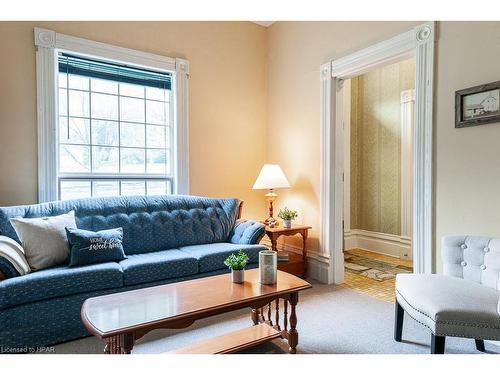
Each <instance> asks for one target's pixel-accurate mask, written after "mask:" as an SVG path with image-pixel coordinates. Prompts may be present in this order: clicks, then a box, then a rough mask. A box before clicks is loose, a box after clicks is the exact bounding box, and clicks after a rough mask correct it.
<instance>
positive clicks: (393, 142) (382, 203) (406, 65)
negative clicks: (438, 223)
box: [345, 58, 415, 250]
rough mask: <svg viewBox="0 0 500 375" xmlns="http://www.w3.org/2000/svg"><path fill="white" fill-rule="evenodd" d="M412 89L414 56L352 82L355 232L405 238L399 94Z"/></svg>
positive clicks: (352, 172) (353, 224) (351, 124)
mask: <svg viewBox="0 0 500 375" xmlns="http://www.w3.org/2000/svg"><path fill="white" fill-rule="evenodd" d="M414 88H415V59H413V58H412V59H408V60H404V61H400V62H397V63H394V64H390V65H386V66H383V67H380V68H377V69H374V70H372V71H370V72H368V73H366V74H363V75H360V76H358V77H354V78H352V79H351V115H350V130H351V131H350V146H351V147H350V153H351V155H350V177H351V179H350V182H351V183H350V189H351V190H350V202H351V207H350V213H351V216H350V218H351V222H350V228H351V229H363V230H368V231H371V232H380V233H389V234H395V235H398V236H399V235H400V234H401V92H402V91H405V90H409V89H414ZM345 126H349V124H345ZM346 199H348V198H346ZM374 250H375V249H374Z"/></svg>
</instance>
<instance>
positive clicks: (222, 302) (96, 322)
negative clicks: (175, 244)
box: [81, 269, 311, 354]
mask: <svg viewBox="0 0 500 375" xmlns="http://www.w3.org/2000/svg"><path fill="white" fill-rule="evenodd" d="M245 280H246V281H245V282H244V283H243V284H234V283H232V282H231V275H230V274H224V275H219V276H212V277H206V278H201V279H195V280H190V281H183V282H179V283H173V284H167V285H160V286H155V287H151V288H144V289H137V290H132V291H128V292H123V293H116V294H110V295H105V296H99V297H94V298H89V299H87V300H86V301H85V302H84V304H83V306H82V310H81V318H82V321H83V324H84V325H85V327H86V328H87V330H88V331H89V332H90V333H91V334H93V335H94V336H97V337H100V338H101V339H103V340H104V341H105V342H106V347H105V349H104V352H105V353H108V354H130V352H131V351H132V348H133V347H134V343H135V341H136V340H138V339H140V338H141V337H142V336H144V335H145V334H146V333H148V332H150V331H152V330H154V329H159V328H186V327H189V326H190V325H191V324H193V323H194V322H195V321H196V320H198V319H203V318H207V317H210V316H213V315H218V314H223V313H226V312H229V311H234V310H238V309H241V308H244V307H247V308H250V309H251V319H252V322H253V326H250V327H248V328H244V329H242V330H239V331H235V332H232V333H229V334H226V335H223V336H219V337H215V338H213V339H209V340H205V341H202V342H198V343H196V344H194V345H192V346H190V347H187V348H182V349H179V350H176V351H174V352H172V353H190V354H193V353H215V354H217V353H234V352H237V351H240V350H242V349H246V348H249V347H252V346H255V345H258V344H261V343H263V342H266V341H270V340H274V339H276V338H278V337H280V338H282V339H285V340H287V342H288V346H289V352H290V353H295V352H296V347H297V344H298V332H297V329H296V327H297V313H296V306H297V302H298V300H299V291H301V290H304V289H308V288H311V285H310V284H309V283H308V282H306V281H304V280H302V279H300V278H298V277H296V276H293V275H291V274H288V273H285V272H282V271H278V279H277V283H276V284H274V285H262V284H260V282H259V269H253V270H247V271H245ZM280 300H281V303H280ZM280 308H281V311H282V314H283V322H282V323H281V322H280Z"/></svg>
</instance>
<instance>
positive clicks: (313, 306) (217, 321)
mask: <svg viewBox="0 0 500 375" xmlns="http://www.w3.org/2000/svg"><path fill="white" fill-rule="evenodd" d="M297 316H298V326H297V329H298V331H299V346H298V348H297V349H298V353H313V354H320V353H340V354H372V353H379V354H394V353H404V354H414V353H415V354H417V353H429V340H430V337H429V332H428V330H427V329H426V328H425V327H423V326H421V325H420V324H418V323H416V322H415V321H413V320H412V319H411V318H409V317H407V316H405V321H404V329H403V340H404V341H403V342H402V343H397V342H395V341H394V340H393V317H394V306H393V305H392V304H390V303H387V302H383V301H380V300H377V299H375V298H372V297H370V296H367V295H365V294H361V293H358V292H356V291H354V290H352V289H347V288H343V287H338V286H330V285H321V284H314V287H313V288H312V289H310V290H308V291H305V292H303V293H302V294H301V296H300V301H299V304H298V309H297ZM250 324H251V320H250V314H249V311H248V310H239V311H235V312H232V313H228V314H224V315H220V316H217V317H212V318H209V319H205V320H202V321H198V322H196V323H195V324H193V325H192V326H191V327H189V328H187V329H182V330H157V331H153V332H151V333H149V334H148V335H146V336H145V337H143V338H142V339H141V340H139V341H138V342H137V343H136V345H135V347H134V350H133V353H134V354H137V353H151V354H154V353H162V352H166V351H169V350H173V349H176V348H179V347H182V346H185V345H188V344H191V343H194V342H196V341H199V340H202V339H206V338H211V337H215V336H218V335H221V334H224V333H227V332H230V331H232V330H235V329H240V328H244V327H247V326H249V325H250ZM103 347H104V345H103V344H102V342H101V341H100V340H99V339H97V338H95V337H88V338H84V339H81V340H75V341H71V342H67V343H64V344H60V345H57V346H56V347H55V353H102V351H103ZM486 349H487V351H490V352H497V353H498V352H500V346H497V345H494V344H491V343H486ZM286 351H287V346H286V344H284V342H282V341H281V340H279V339H278V340H275V341H273V342H271V343H267V344H263V345H260V346H258V347H255V348H252V349H249V350H246V351H245V352H244V353H286ZM446 353H470V354H477V353H479V352H477V351H476V349H475V345H474V340H468V339H460V338H447V341H446Z"/></svg>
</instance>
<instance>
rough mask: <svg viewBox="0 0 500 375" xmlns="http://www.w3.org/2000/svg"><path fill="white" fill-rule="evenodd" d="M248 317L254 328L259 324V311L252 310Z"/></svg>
mask: <svg viewBox="0 0 500 375" xmlns="http://www.w3.org/2000/svg"><path fill="white" fill-rule="evenodd" d="M250 316H251V317H252V322H253V325H254V326H256V325H257V324H259V316H260V311H259V309H252V312H251V315H250Z"/></svg>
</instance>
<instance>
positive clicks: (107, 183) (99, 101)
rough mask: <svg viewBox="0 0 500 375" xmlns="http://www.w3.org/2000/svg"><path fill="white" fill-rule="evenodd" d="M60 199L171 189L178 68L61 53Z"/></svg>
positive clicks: (59, 60)
mask: <svg viewBox="0 0 500 375" xmlns="http://www.w3.org/2000/svg"><path fill="white" fill-rule="evenodd" d="M58 71H59V73H58V103H59V116H58V135H59V138H58V139H59V142H58V143H59V145H58V148H59V149H58V151H59V166H58V179H59V198H60V199H72V198H77V197H89V196H111V195H144V194H146V195H152V194H155V195H156V194H171V193H172V182H173V177H172V167H171V161H172V160H173V155H172V150H173V148H172V145H171V140H172V138H173V137H172V134H173V131H172V129H173V128H172V116H171V115H172V113H173V110H172V98H171V96H172V87H171V86H172V75H171V74H170V73H159V72H153V71H149V70H144V69H137V68H129V67H126V66H120V65H118V64H113V63H107V62H106V63H104V62H101V61H95V60H90V59H85V58H81V57H77V56H72V55H68V54H64V53H62V54H60V55H59V57H58Z"/></svg>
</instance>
